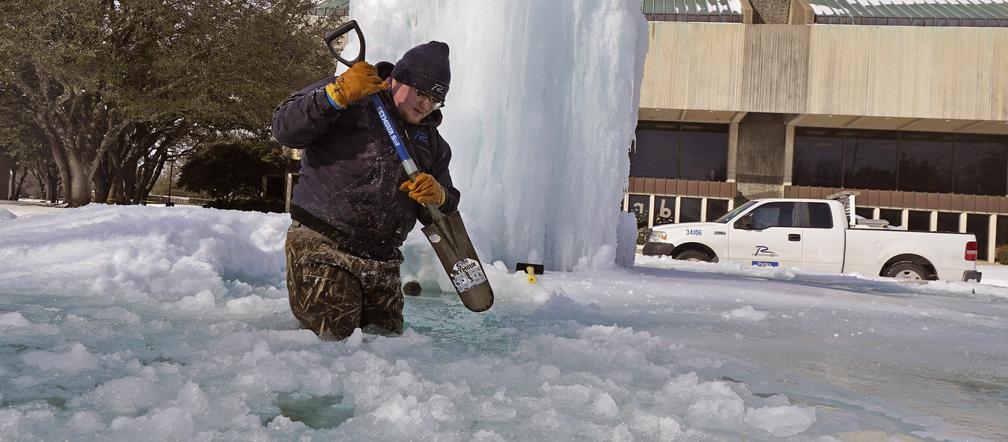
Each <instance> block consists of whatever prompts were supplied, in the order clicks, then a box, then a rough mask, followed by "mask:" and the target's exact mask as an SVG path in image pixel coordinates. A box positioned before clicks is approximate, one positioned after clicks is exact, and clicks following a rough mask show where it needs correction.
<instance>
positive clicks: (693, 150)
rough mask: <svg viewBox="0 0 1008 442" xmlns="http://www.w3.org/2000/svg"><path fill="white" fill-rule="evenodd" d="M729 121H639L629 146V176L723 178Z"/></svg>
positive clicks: (726, 162) (695, 178)
mask: <svg viewBox="0 0 1008 442" xmlns="http://www.w3.org/2000/svg"><path fill="white" fill-rule="evenodd" d="M727 171H728V125H725V124H693V123H641V124H640V125H639V126H638V127H637V139H636V141H635V142H634V144H633V146H632V147H631V149H630V176H634V177H646V178H666V179H677V178H678V179H684V180H701V181H724V180H725V179H727Z"/></svg>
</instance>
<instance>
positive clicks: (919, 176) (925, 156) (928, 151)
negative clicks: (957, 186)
mask: <svg viewBox="0 0 1008 442" xmlns="http://www.w3.org/2000/svg"><path fill="white" fill-rule="evenodd" d="M953 146H954V141H953V139H952V136H951V135H946V134H932V133H924V132H903V133H901V134H900V163H899V168H900V169H899V189H900V190H908V191H916V192H952V150H953Z"/></svg>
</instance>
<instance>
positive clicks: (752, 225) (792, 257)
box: [728, 201, 802, 268]
mask: <svg viewBox="0 0 1008 442" xmlns="http://www.w3.org/2000/svg"><path fill="white" fill-rule="evenodd" d="M797 205H798V203H795V202H789V201H775V202H769V203H766V204H761V205H759V206H756V208H754V209H752V210H750V211H749V213H747V214H745V215H743V216H742V217H741V218H739V219H738V220H736V221H735V223H734V224H732V229H731V231H730V232H729V234H728V243H729V245H728V250H729V252H728V256H729V258H730V259H732V260H735V261H739V262H742V263H744V264H749V265H753V266H759V267H785V268H792V267H796V268H800V267H801V262H802V238H801V236H802V229H801V227H799V226H800V224H799V223H798V221H799V211H798V207H797Z"/></svg>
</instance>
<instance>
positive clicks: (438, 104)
mask: <svg viewBox="0 0 1008 442" xmlns="http://www.w3.org/2000/svg"><path fill="white" fill-rule="evenodd" d="M413 90H415V91H416V93H417V96H418V97H420V99H421V100H426V101H428V102H429V103H430V106H431V107H432V108H434V110H438V109H441V108H442V107H445V103H444V101H441V100H438V99H437V98H434V97H433V96H431V94H429V93H427V92H424V91H421V90H420V89H417V88H416V87H415V86H414V87H413Z"/></svg>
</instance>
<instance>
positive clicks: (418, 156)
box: [273, 77, 459, 259]
mask: <svg viewBox="0 0 1008 442" xmlns="http://www.w3.org/2000/svg"><path fill="white" fill-rule="evenodd" d="M330 82H332V78H331V77H330V78H326V79H323V80H321V81H319V82H317V83H315V84H313V85H311V86H309V87H307V88H305V89H304V90H302V91H300V92H298V93H296V94H294V95H293V96H291V97H290V98H288V99H287V101H285V102H284V103H283V104H281V105H280V106H278V107H277V109H276V110H275V111H274V112H273V136H274V137H275V138H276V139H277V141H279V142H280V143H282V144H284V145H286V146H290V147H296V148H303V149H304V155H303V156H302V158H301V176H300V178H299V179H298V184H297V186H296V187H295V188H294V196H293V199H292V200H291V218H292V219H293V220H294V221H297V222H300V223H301V224H303V225H305V226H307V227H310V228H312V229H313V230H316V231H319V232H320V233H323V234H325V235H327V236H329V237H330V238H332V239H333V240H334V241H335V242H336V243H337V244H338V246H339V247H340V249H342V250H344V251H346V252H348V253H352V254H355V255H358V256H361V257H365V258H371V259H392V258H401V257H402V254H401V253H400V252H399V247H400V246H401V245H402V243H403V241H405V240H406V235H407V234H408V233H409V232H410V230H412V229H413V226H414V225H415V224H416V221H417V219H419V220H420V221H421V222H422V223H424V224H425V225H426V224H428V223H430V222H431V219H430V214H428V213H427V210H426V209H424V208H423V207H422V206H421V205H420V204H418V203H417V202H415V201H413V200H412V199H410V197H409V196H408V195H407V194H406V192H402V191H400V190H399V185H400V184H401V183H402V182H403V181H406V179H407V176H406V173H405V172H404V171H403V167H402V161H401V160H399V157H398V156H397V155H396V153H395V148H394V147H393V146H392V142H391V141H390V140H389V137H388V134H387V133H386V132H385V129H384V128H383V127H382V125H381V122H380V121H379V119H378V116H377V114H376V112H375V110H374V109H373V108H372V107H371V106H370V104H369V103H370V101H369V100H368V99H363V100H361V101H359V102H357V103H354V104H351V105H350V106H349V107H347V108H346V109H342V110H339V109H337V108H334V107H333V106H332V105H331V104H330V103H329V100H328V99H327V98H326V93H325V90H324V89H323V88H324V87H325V85H326V84H328V83H330ZM389 111H390V113H391V114H394V115H398V114H397V113H396V111H395V109H393V108H390V109H389ZM400 123H401V127H403V128H404V130H405V131H406V134H404V135H405V136H406V138H408V139H409V140H410V142H409V143H407V149H408V150H409V152H410V155H411V156H412V157H413V161H415V162H416V164H417V167H418V168H419V169H420V171H422V172H427V173H429V174H431V175H433V176H434V178H436V179H437V180H438V182H439V183H440V184H441V186H442V187H444V190H445V203H444V205H442V206H441V211H442V212H443V213H446V214H450V213H453V212H455V210H456V209H457V208H458V202H459V191H458V190H457V189H455V187H454V186H453V185H452V180H451V176H450V175H449V174H448V162H449V161H450V160H451V148H450V147H449V146H448V143H447V142H445V140H444V139H443V138H441V135H440V134H439V133H438V130H437V126H438V125H439V124H441V112H440V111H434V112H433V113H432V114H431V115H429V116H427V118H425V119H424V121H421V122H420V124H419V125H411V124H408V123H406V122H405V121H402V120H400Z"/></svg>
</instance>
